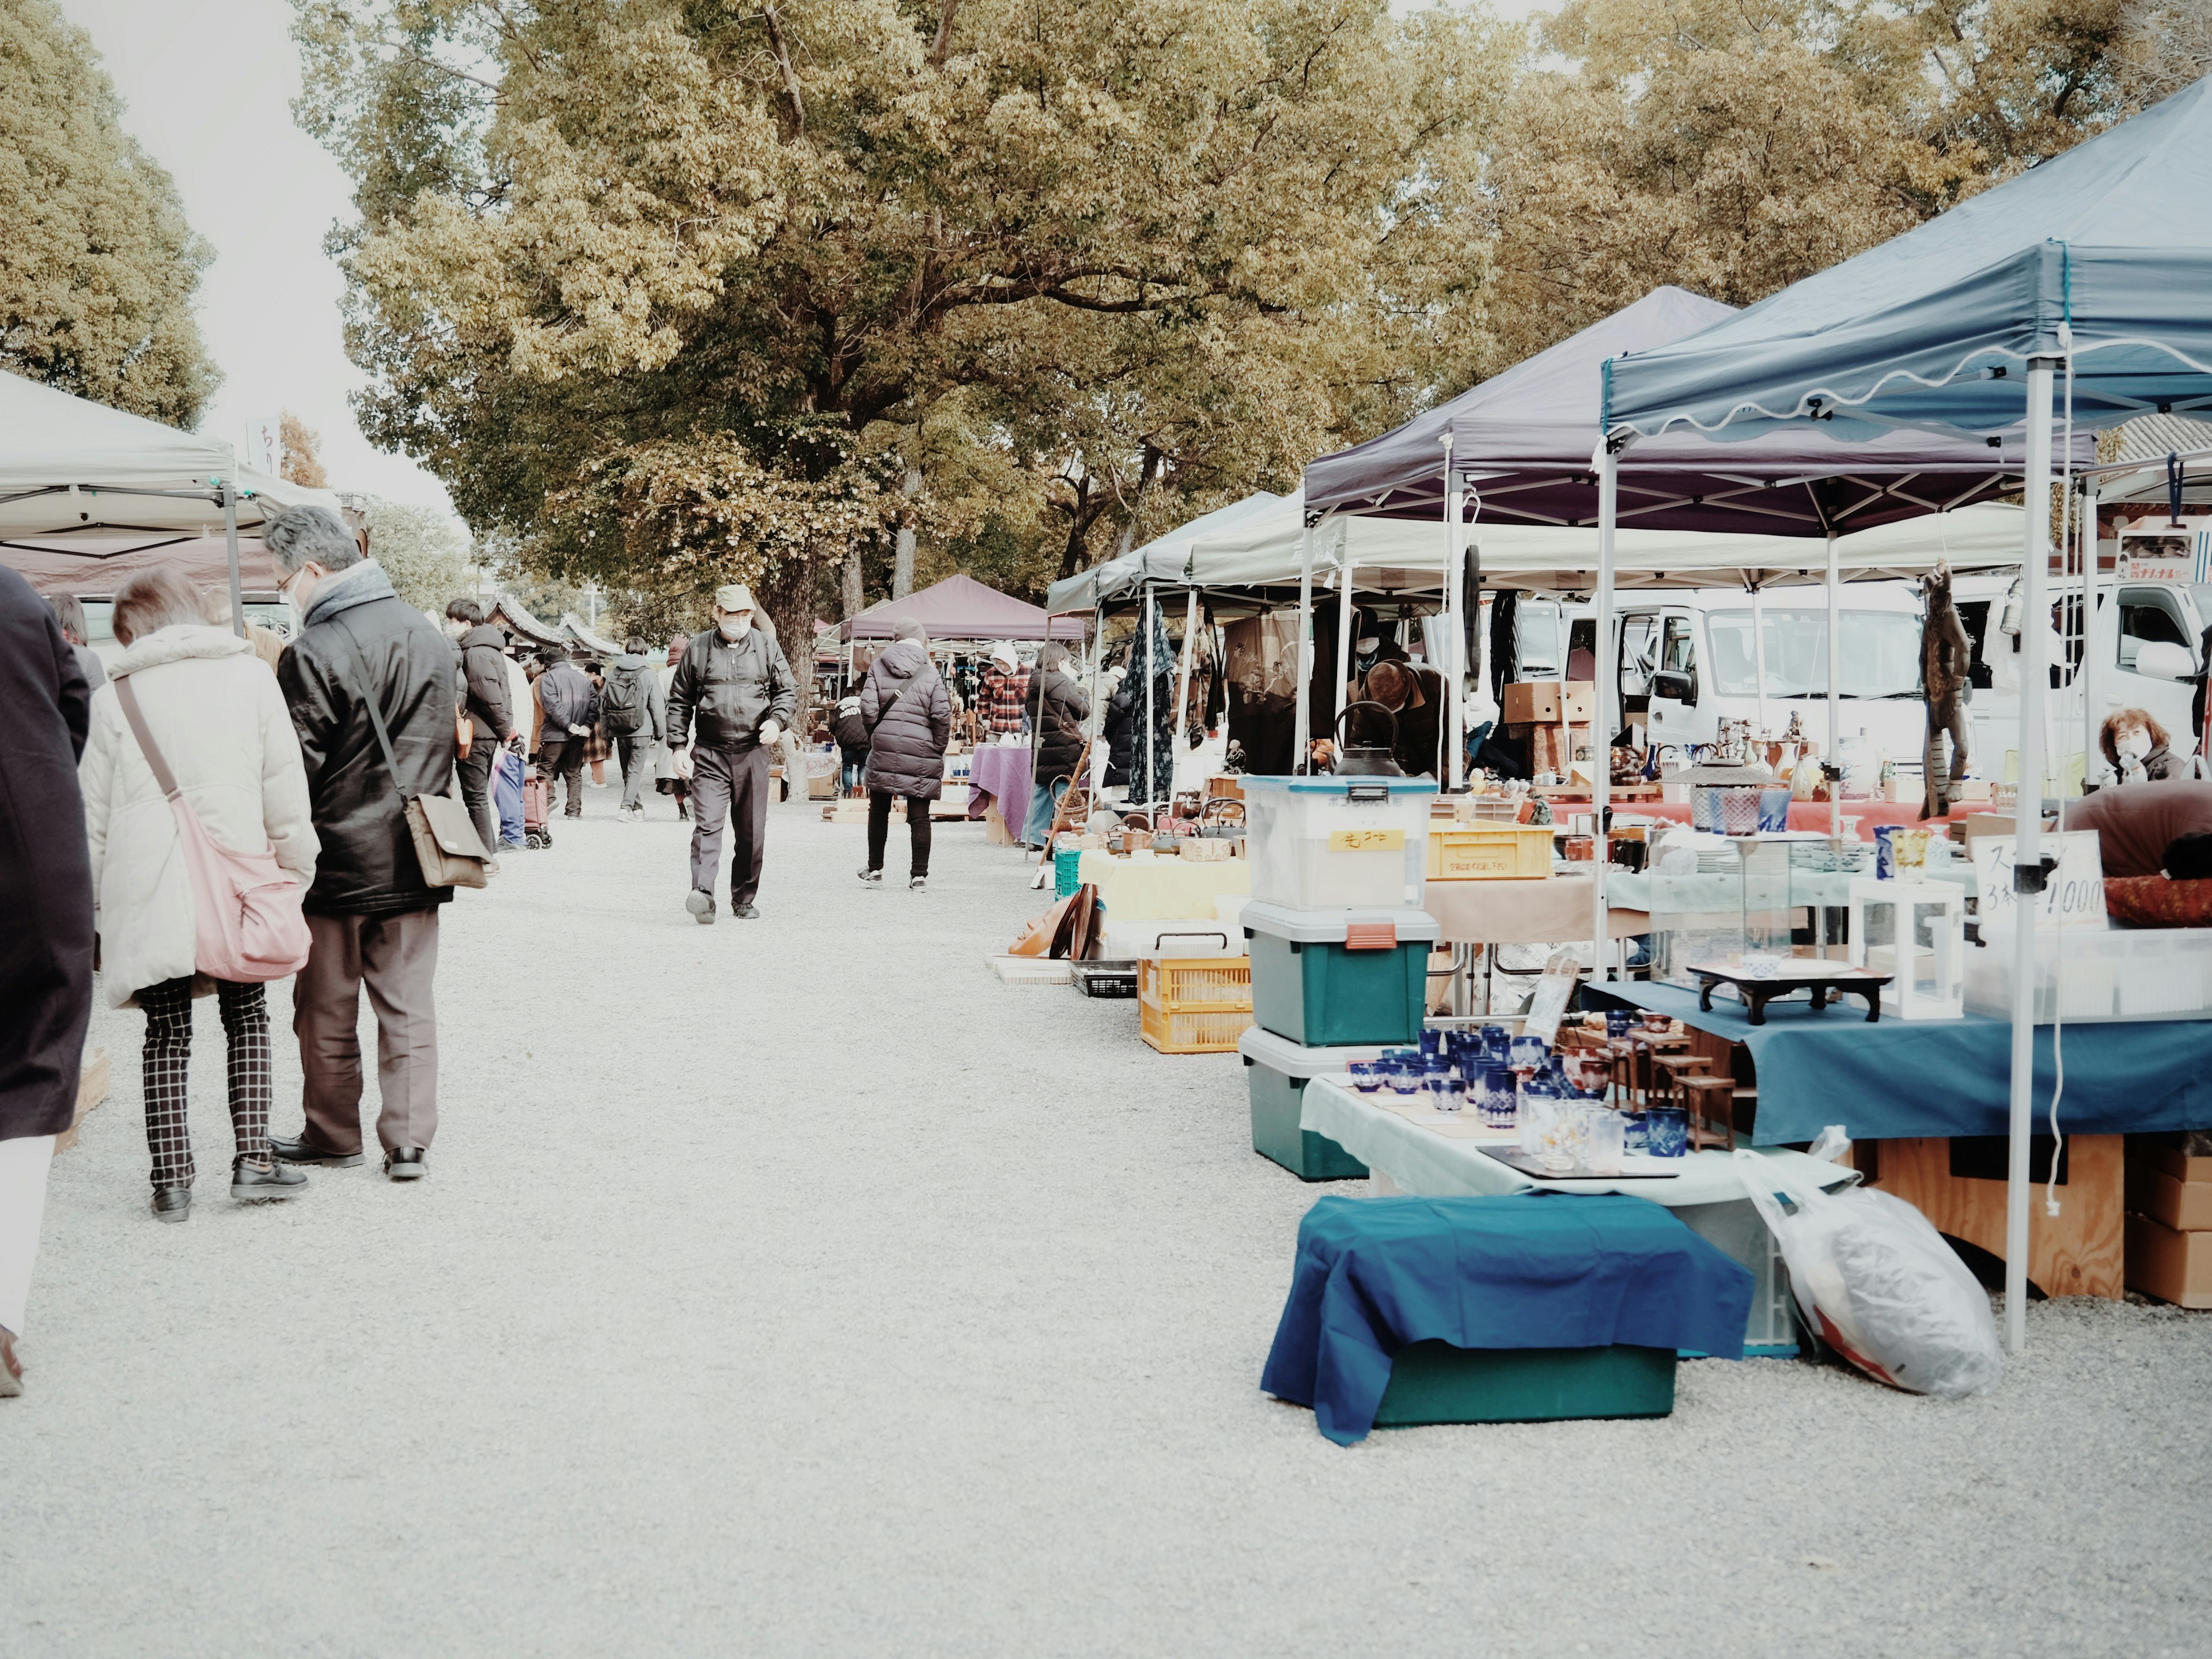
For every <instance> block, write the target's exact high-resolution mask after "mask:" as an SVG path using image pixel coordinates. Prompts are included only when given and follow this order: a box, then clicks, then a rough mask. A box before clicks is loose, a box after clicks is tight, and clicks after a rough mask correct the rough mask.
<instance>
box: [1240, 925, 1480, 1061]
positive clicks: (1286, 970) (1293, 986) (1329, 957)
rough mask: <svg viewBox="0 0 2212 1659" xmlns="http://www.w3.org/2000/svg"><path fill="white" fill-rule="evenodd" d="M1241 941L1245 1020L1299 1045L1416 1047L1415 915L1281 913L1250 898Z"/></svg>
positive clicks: (1418, 964) (1422, 937)
mask: <svg viewBox="0 0 2212 1659" xmlns="http://www.w3.org/2000/svg"><path fill="white" fill-rule="evenodd" d="M1238 920H1239V921H1242V922H1243V927H1244V937H1245V938H1246V939H1249V940H1250V941H1251V953H1252V1018H1253V1020H1254V1021H1255V1024H1258V1025H1259V1026H1260V1027H1261V1029H1262V1030H1269V1031H1273V1033H1274V1034H1275V1035H1276V1036H1279V1037H1287V1038H1288V1039H1289V1040H1290V1041H1291V1042H1295V1043H1297V1044H1298V1045H1299V1046H1300V1047H1301V1048H1340V1047H1343V1046H1346V1045H1348V1044H1357V1043H1369V1044H1387V1043H1394V1042H1395V1043H1405V1042H1419V1041H1420V1035H1421V1021H1422V1017H1423V1013H1424V1012H1425V1009H1426V1007H1427V1004H1428V991H1429V951H1430V948H1431V946H1432V945H1435V943H1436V940H1437V920H1436V918H1435V917H1434V916H1432V915H1429V914H1428V912H1427V911H1425V910H1407V909H1395V910H1291V909H1285V908H1284V907H1283V906H1281V905H1279V904H1262V903H1261V902H1259V901H1257V900H1255V901H1253V902H1251V903H1249V904H1248V905H1246V906H1245V907H1244V910H1243V915H1241V916H1240V917H1239V918H1238Z"/></svg>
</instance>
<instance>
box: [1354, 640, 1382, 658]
mask: <svg viewBox="0 0 2212 1659" xmlns="http://www.w3.org/2000/svg"><path fill="white" fill-rule="evenodd" d="M1382 648H1383V641H1382V640H1381V639H1379V638H1377V637H1375V636H1372V635H1370V637H1368V638H1366V639H1364V640H1362V641H1359V654H1360V655H1361V656H1363V657H1371V656H1373V655H1374V654H1375V653H1376V652H1377V651H1380V650H1381V649H1382Z"/></svg>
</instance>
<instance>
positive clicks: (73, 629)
mask: <svg viewBox="0 0 2212 1659" xmlns="http://www.w3.org/2000/svg"><path fill="white" fill-rule="evenodd" d="M46 609H48V610H49V611H52V612H53V613H54V621H55V622H56V623H58V624H59V625H60V627H61V630H62V632H63V633H64V634H66V635H69V642H70V644H71V645H83V644H85V643H87V641H88V633H87V630H88V626H89V624H88V623H86V621H85V619H84V602H83V601H82V600H81V599H78V598H77V596H76V594H74V593H49V594H47V595H46Z"/></svg>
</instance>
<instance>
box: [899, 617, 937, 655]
mask: <svg viewBox="0 0 2212 1659" xmlns="http://www.w3.org/2000/svg"><path fill="white" fill-rule="evenodd" d="M891 637H892V638H893V639H895V640H912V641H914V642H915V644H916V645H919V646H920V647H921V648H922V649H923V650H925V651H927V649H928V648H929V635H928V633H927V631H926V630H925V629H923V628H922V625H921V623H918V622H916V621H915V619H914V618H913V617H905V618H904V619H902V621H900V622H899V623H897V625H896V626H895V627H894V628H893V629H891Z"/></svg>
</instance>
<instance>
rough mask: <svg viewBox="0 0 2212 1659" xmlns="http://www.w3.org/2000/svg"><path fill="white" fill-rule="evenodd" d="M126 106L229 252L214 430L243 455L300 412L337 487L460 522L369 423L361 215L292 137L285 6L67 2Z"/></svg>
mask: <svg viewBox="0 0 2212 1659" xmlns="http://www.w3.org/2000/svg"><path fill="white" fill-rule="evenodd" d="M61 6H62V10H63V12H64V14H66V15H67V16H68V17H69V19H70V21H71V22H73V23H76V25H77V26H78V27H81V28H83V29H84V30H86V31H87V32H88V33H89V34H90V35H91V36H92V40H93V44H94V46H97V47H98V48H99V49H100V55H101V57H102V58H105V59H106V70H107V73H108V75H109V76H110V78H112V80H113V81H114V82H115V89H116V91H117V92H118V94H121V96H122V99H123V101H124V105H125V108H124V112H123V125H124V126H125V130H127V131H129V132H130V133H131V136H132V137H135V138H136V139H137V141H138V142H139V143H140V144H142V145H143V146H144V148H145V149H146V150H147V151H148V153H149V154H150V155H152V156H153V157H154V159H155V161H159V162H160V163H161V165H162V166H163V167H167V169H168V171H169V173H170V174H171V176H172V177H173V178H174V179H176V181H177V189H178V191H179V193H180V194H181V195H182V196H183V197H184V203H185V216H186V217H187V218H188V219H189V220H190V221H191V226H192V228H193V229H195V230H197V232H198V233H199V234H201V235H202V236H204V237H205V238H206V239H207V240H208V241H209V242H210V244H211V245H212V246H214V248H215V251H216V262H215V264H213V265H211V266H210V268H209V269H208V270H207V272H206V273H205V275H204V276H203V277H202V278H201V282H200V292H199V322H200V336H201V338H202V339H203V340H204V342H205V343H206V345H207V349H208V353H209V355H210V356H212V357H213V358H214V359H215V361H216V365H217V366H218V367H219V368H221V369H222V374H223V383H222V389H221V390H220V391H218V392H216V396H215V399H214V402H213V403H212V404H210V406H209V408H208V410H207V412H206V413H205V414H204V416H202V417H201V421H200V430H201V431H202V432H203V433H204V434H205V435H208V436H210V437H212V438H216V439H218V440H228V441H230V442H232V443H234V444H237V445H239V446H240V451H241V459H244V456H243V451H244V447H245V443H246V430H247V427H248V425H249V423H251V422H258V421H264V420H270V419H273V418H274V417H275V416H277V415H278V414H279V413H281V412H282V411H283V410H287V409H289V410H293V411H294V412H295V413H296V414H297V415H299V416H300V417H301V419H302V420H304V421H306V422H307V424H308V425H309V426H310V427H312V428H314V429H315V430H316V431H317V432H319V433H320V434H321V435H322V440H323V441H322V450H321V454H322V459H323V465H324V466H325V469H327V470H328V471H329V473H330V476H331V488H332V489H349V490H352V489H357V490H362V491H365V492H367V493H368V494H371V495H383V496H386V497H388V498H390V499H391V500H393V501H413V502H417V503H420V504H422V505H424V506H429V507H441V508H447V510H450V508H451V502H450V501H448V499H447V495H446V490H445V486H444V485H442V484H441V483H439V482H438V481H437V480H436V479H435V478H434V477H431V476H430V475H429V474H428V472H425V471H422V468H420V467H418V466H416V465H415V464H414V462H412V461H410V460H409V459H407V458H406V457H404V456H402V455H385V454H380V453H378V452H377V451H376V450H374V449H373V448H371V447H369V444H368V440H367V439H365V438H363V437H362V435H361V431H360V428H358V427H356V425H355V424H354V418H353V411H352V410H350V409H349V407H348V406H347V404H346V394H347V393H348V392H351V391H353V390H355V389H356V387H358V386H360V385H361V384H362V376H361V374H359V372H358V371H356V369H355V368H354V367H353V365H352V364H351V363H349V362H347V361H346V356H345V348H344V343H343V337H342V335H341V332H340V319H339V313H338V301H339V298H340V296H341V295H342V294H343V291H344V286H345V285H344V283H343V281H342V280H341V279H340V277H339V276H338V273H337V267H336V266H335V265H333V264H331V261H330V260H329V259H328V258H325V256H324V253H323V248H322V241H323V237H324V236H325V234H327V233H328V231H329V230H330V228H331V225H332V224H333V223H334V222H337V220H339V219H341V218H343V217H347V216H349V215H350V212H351V201H350V197H351V191H350V188H349V185H348V183H347V180H346V178H345V175H344V174H343V173H341V172H340V171H339V170H338V166H337V162H335V161H332V160H331V157H330V155H328V154H327V153H326V152H325V150H324V149H322V148H321V147H320V146H319V145H318V144H316V143H314V141H313V140H312V139H310V138H309V137H307V135H306V134H305V133H303V132H301V131H300V130H299V128H297V127H296V126H295V125H293V124H292V114H291V110H290V107H289V106H290V104H291V100H292V99H293V97H294V95H295V94H297V93H298V91H299V89H300V67H299V58H298V57H297V55H296V53H295V50H294V48H293V46H292V41H291V37H290V34H289V29H290V27H291V16H292V14H291V9H290V7H289V6H288V5H286V4H285V3H284V0H220V3H210V0H61Z"/></svg>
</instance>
